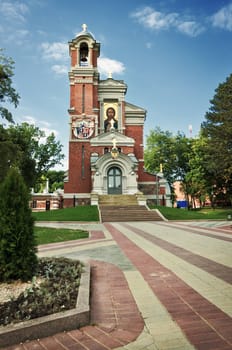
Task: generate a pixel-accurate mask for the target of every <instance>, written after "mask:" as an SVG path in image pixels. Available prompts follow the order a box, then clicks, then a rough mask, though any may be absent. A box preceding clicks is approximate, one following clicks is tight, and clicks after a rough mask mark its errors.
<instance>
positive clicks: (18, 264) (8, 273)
mask: <svg viewBox="0 0 232 350" xmlns="http://www.w3.org/2000/svg"><path fill="white" fill-rule="evenodd" d="M28 203H29V192H28V188H27V186H26V185H25V183H24V181H23V177H22V176H21V174H20V173H19V171H18V169H16V168H14V167H12V168H10V170H9V172H8V174H7V176H6V178H5V180H4V181H3V183H2V185H1V187H0V281H5V282H9V281H12V280H18V279H20V280H22V281H28V280H31V279H32V277H33V276H34V274H35V271H36V268H37V257H36V241H35V236H34V220H33V217H32V213H31V209H30V208H29V205H28Z"/></svg>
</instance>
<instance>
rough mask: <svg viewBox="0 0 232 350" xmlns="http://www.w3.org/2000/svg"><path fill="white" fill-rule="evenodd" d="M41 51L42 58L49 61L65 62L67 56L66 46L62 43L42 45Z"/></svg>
mask: <svg viewBox="0 0 232 350" xmlns="http://www.w3.org/2000/svg"><path fill="white" fill-rule="evenodd" d="M41 49H42V52H43V58H45V59H49V60H50V59H51V60H56V61H59V60H62V61H63V60H67V59H68V57H69V55H68V44H66V43H63V42H55V43H47V42H46V43H42V44H41Z"/></svg>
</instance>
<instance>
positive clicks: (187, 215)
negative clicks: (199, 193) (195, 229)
mask: <svg viewBox="0 0 232 350" xmlns="http://www.w3.org/2000/svg"><path fill="white" fill-rule="evenodd" d="M152 208H157V209H159V210H160V212H161V213H162V214H163V216H164V217H165V218H166V219H168V220H227V218H228V215H231V217H232V208H227V209H212V208H202V209H195V210H188V209H177V208H169V207H162V206H159V207H152Z"/></svg>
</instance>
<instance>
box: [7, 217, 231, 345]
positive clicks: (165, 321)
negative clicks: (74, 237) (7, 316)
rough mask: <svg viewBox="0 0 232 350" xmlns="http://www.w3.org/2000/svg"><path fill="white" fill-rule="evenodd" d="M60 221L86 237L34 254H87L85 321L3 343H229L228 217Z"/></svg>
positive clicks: (50, 246) (229, 248)
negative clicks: (36, 337)
mask: <svg viewBox="0 0 232 350" xmlns="http://www.w3.org/2000/svg"><path fill="white" fill-rule="evenodd" d="M42 225H45V224H44V223H43V224H42ZM60 225H61V224H60V223H47V226H56V227H59V226H60ZM65 225H66V227H72V228H75V227H77V228H79V227H81V228H85V229H88V230H90V233H91V237H90V238H89V239H85V240H82V241H74V242H66V243H59V244H50V245H46V246H41V247H40V249H39V255H40V256H46V255H49V256H52V255H54V256H67V257H70V258H78V259H80V260H82V261H90V263H91V266H92V295H91V310H92V311H91V325H89V326H88V327H83V328H81V329H79V330H74V331H70V332H63V333H59V334H56V335H54V336H53V337H47V338H44V339H39V340H35V341H30V342H25V343H23V344H18V345H15V346H12V347H8V348H5V350H6V349H7V350H31V349H35V350H42V349H43V350H46V349H47V350H53V349H54V350H60V349H66V350H74V349H85V350H103V349H108V350H109V349H117V350H119V349H120V350H123V349H127V350H190V349H191V350H193V349H198V350H229V349H232V319H231V316H232V285H231V282H232V228H231V226H230V224H228V222H226V221H225V222H222V221H220V222H209V221H207V222H201V221H198V222H192V221H191V222H174V221H172V222H127V223H126V222H121V223H105V224H81V225H80V224H76V223H66V224H65Z"/></svg>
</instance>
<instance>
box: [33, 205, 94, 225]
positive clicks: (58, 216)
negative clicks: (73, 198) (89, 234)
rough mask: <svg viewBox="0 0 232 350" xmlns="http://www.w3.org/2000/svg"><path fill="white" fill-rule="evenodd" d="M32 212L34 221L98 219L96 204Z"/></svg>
mask: <svg viewBox="0 0 232 350" xmlns="http://www.w3.org/2000/svg"><path fill="white" fill-rule="evenodd" d="M32 214H33V216H34V218H35V220H36V221H99V213H98V207H97V206H96V205H80V206H77V207H75V208H65V209H58V210H48V211H44V212H40V213H36V212H34V213H32Z"/></svg>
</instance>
